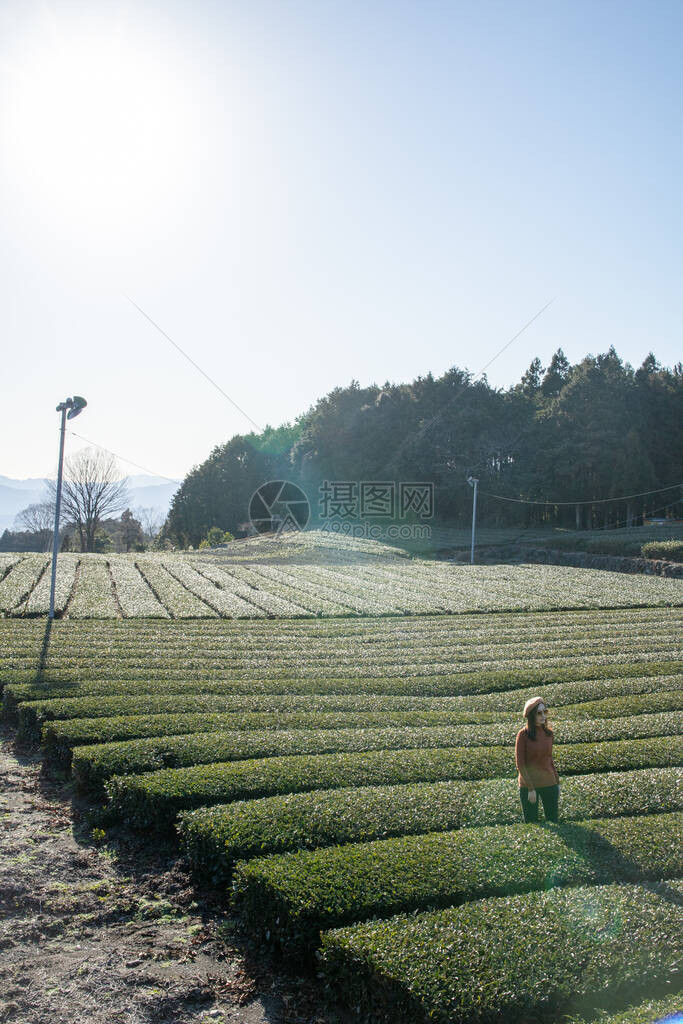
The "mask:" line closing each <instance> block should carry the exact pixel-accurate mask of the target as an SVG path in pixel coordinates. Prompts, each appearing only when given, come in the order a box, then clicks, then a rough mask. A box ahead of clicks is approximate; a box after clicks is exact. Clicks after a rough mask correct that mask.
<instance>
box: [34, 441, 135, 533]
mask: <svg viewBox="0 0 683 1024" xmlns="http://www.w3.org/2000/svg"><path fill="white" fill-rule="evenodd" d="M47 488H48V492H49V495H50V500H51V501H52V503H53V507H54V502H55V500H56V494H57V484H56V482H55V481H53V480H50V481H48V483H47ZM129 501H130V495H129V493H128V487H127V482H126V480H125V479H121V474H120V472H119V468H118V466H117V464H116V460H115V459H114V457H113V456H112V455H109V454H108V453H107V452H103V451H100V450H98V449H96V448H84V449H83V450H82V451H80V452H77V453H76V454H75V455H72V456H71V458H68V459H66V461H65V463H64V478H63V481H62V506H61V516H60V518H61V521H62V523H64V525H67V526H73V527H74V529H75V530H76V531H77V532H78V537H79V540H80V545H81V551H94V550H95V534H96V532H97V527H98V526H99V524H100V522H101V521H102V520H103V519H107V518H110V517H112V516H114V515H115V514H116V513H117V512H120V511H121V510H122V509H124V508H126V506H127V505H128V504H129Z"/></svg>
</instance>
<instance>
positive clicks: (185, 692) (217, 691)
mask: <svg viewBox="0 0 683 1024" xmlns="http://www.w3.org/2000/svg"><path fill="white" fill-rule="evenodd" d="M674 664H675V665H676V666H678V668H683V662H680V663H678V662H676V663H674ZM628 667H629V669H631V670H632V671H629V672H628V673H624V674H621V675H620V674H619V672H618V669H619V668H620V666H612V674H606V673H605V674H600V678H596V679H592V678H591V679H583V678H581V679H577V678H576V671H574V673H573V675H572V676H571V678H568V679H567V680H566V681H560V682H550V681H547V682H545V683H542V681H539V680H536V681H534V683H533V685H532V686H529V685H528V674H525V675H524V678H520V677H519V676H515V677H514V679H513V678H507V679H505V680H503V679H500V678H493V676H494V675H498V674H495V673H487V674H486V675H484V676H482V675H481V674H477V676H476V679H475V678H474V677H472V678H470V677H468V676H464V675H463V676H461V677H460V680H461V681H462V687H461V689H464V690H465V691H468V689H469V690H470V692H464V693H457V694H451V695H441V696H438V695H436V696H435V695H434V694H432V693H431V684H432V683H433V682H434V681H435V680H432V679H420V680H417V681H414V682H413V683H412V685H407V684H406V680H401V684H402V687H403V689H404V690H405V691H406V692H405V693H403V694H400V693H396V694H392V693H391V692H389V693H386V692H385V684H386V683H387V680H377V679H375V680H372V683H368V682H363V683H362V684H361V683H359V682H358V681H357V680H356V681H354V680H346V681H342V680H339V681H336V682H335V683H334V685H333V687H332V689H331V690H330V689H329V688H328V687H327V682H329V681H321V682H320V683H319V684H317V687H316V685H315V684H309V683H308V682H307V681H303V680H286V681H280V682H279V683H278V684H272V683H271V684H269V683H262V682H258V681H254V682H252V683H251V684H245V683H243V682H241V681H237V682H226V681H225V680H223V681H218V682H216V681H214V682H211V681H210V680H207V681H206V682H204V683H185V684H179V683H175V684H174V683H164V684H158V685H159V687H163V691H162V690H156V691H155V690H154V688H153V687H154V684H153V683H149V682H147V683H141V682H138V683H131V682H126V681H121V680H113V679H112V680H109V682H108V683H107V685H106V690H105V691H104V692H103V693H101V694H94V693H93V694H88V695H84V696H80V695H79V696H70V697H50V698H42V699H38V700H29V699H28V698H29V697H31V696H32V694H33V692H35V688H34V687H31V686H25V685H24V684H12V685H10V686H7V687H6V688H5V692H4V700H3V710H4V716H5V718H7V719H8V720H10V721H13V720H14V719H15V717H17V716H18V723H19V731H20V735H21V736H22V737H24V738H26V739H33V740H36V741H37V740H38V739H39V737H40V734H41V729H42V726H43V725H44V723H45V722H49V721H54V720H61V719H68V718H100V717H101V718H110V717H118V716H130V715H140V714H155V713H156V714H191V713H193V712H194V713H198V712H200V711H202V712H208V713H214V714H219V713H232V712H233V711H243V712H247V711H252V712H253V711H273V712H275V711H296V710H308V711H316V710H319V711H324V710H330V711H331V710H335V711H342V710H349V711H353V710H363V709H364V710H370V711H373V710H404V711H408V710H422V711H427V710H434V711H461V712H468V713H469V714H471V715H473V716H476V715H478V714H479V713H480V712H483V711H494V712H495V713H496V715H498V716H500V714H501V713H505V712H510V713H515V714H517V715H519V714H520V710H521V708H522V707H523V706H524V703H525V701H526V700H527V699H528V697H529V696H533V694H534V693H535V692H536V691H537V690H538V687H539V685H543V695H544V697H545V699H546V700H547V701H549V702H551V704H552V705H553V706H555V707H561V706H563V705H564V706H566V705H570V704H575V703H578V702H588V701H591V702H595V703H596V709H595V712H594V713H589V717H591V718H592V717H596V718H597V717H602V715H601V713H600V708H598V706H597V704H598V702H599V700H600V698H606V697H611V698H612V699H618V697H617V695H618V694H621V695H628V694H637V693H643V692H645V693H651V692H653V691H662V690H677V689H683V673H681V672H671V671H670V670H671V663H666V664H665V665H664V666H656V665H650V666H643V665H642V664H639V665H638V666H635V665H631V666H628ZM636 668H637V669H638V671H637V672H636V671H635V669H636ZM648 668H650V669H651V671H647V669H648ZM662 668H665V669H666V671H665V672H664V671H661V672H660V671H659V669H662ZM654 669H658V670H657V671H654ZM615 672H616V675H615V674H614V673H615ZM579 674H581V673H579ZM553 678H554V679H555V680H558V679H559V680H563V673H556V674H555V675H554V677H553ZM437 681H438V680H437ZM389 682H391V681H389ZM520 682H524V683H525V684H526V685H524V686H523V687H520V686H519V683H520ZM506 683H507V684H508V686H507V688H505V684H506ZM513 684H516V685H515V687H514V688H511V687H512V686H513ZM361 685H362V686H363V687H364V690H365V692H358V691H359V688H360V686H361ZM484 685H486V686H487V687H488V689H483V687H484ZM477 686H479V687H481V688H482V692H481V694H478V695H477V696H476V697H475V688H476V687H477ZM145 689H147V690H148V691H149V692H144V690H145ZM131 690H132V692H129V691H131ZM368 690H370V691H372V692H370V693H369V692H368ZM166 691H168V692H166ZM318 691H319V692H318ZM659 706H660V705H655V706H651V707H649V708H648V707H645V706H641V707H640V708H639V709H638V710H652V711H655V710H658V709H659ZM629 711H630V708H629V709H626V710H624V711H621V712H620V709H619V706H618V705H609V706H608V707H607V708H603V709H602V712H603V713H605V714H607V716H609V717H613V716H616V715H618V714H619V713H622V714H623V713H628V712H629ZM580 714H581V712H580V711H579V715H580ZM520 717H521V716H520ZM572 717H575V714H572ZM576 717H578V715H577V716H576ZM470 720H471V721H476V717H474V718H472V719H470Z"/></svg>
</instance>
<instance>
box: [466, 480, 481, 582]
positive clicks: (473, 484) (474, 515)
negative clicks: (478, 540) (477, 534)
mask: <svg viewBox="0 0 683 1024" xmlns="http://www.w3.org/2000/svg"><path fill="white" fill-rule="evenodd" d="M467 483H468V484H469V485H470V487H474V494H473V495H472V550H471V552H470V565H474V531H475V528H476V524H477V484H478V483H479V481H478V480H477V479H476V477H473V476H468V477H467Z"/></svg>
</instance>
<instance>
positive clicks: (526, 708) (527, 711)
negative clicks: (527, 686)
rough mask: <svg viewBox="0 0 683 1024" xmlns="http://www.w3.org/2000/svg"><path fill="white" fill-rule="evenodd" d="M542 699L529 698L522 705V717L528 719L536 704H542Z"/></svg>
mask: <svg viewBox="0 0 683 1024" xmlns="http://www.w3.org/2000/svg"><path fill="white" fill-rule="evenodd" d="M544 703H545V701H544V700H543V697H529V699H528V701H527V702H526V704H525V705H524V712H523V714H524V717H525V718H528V717H529V715H530V714H531V712H532V711H533V710H534V708H535V707H536V705H537V704H544Z"/></svg>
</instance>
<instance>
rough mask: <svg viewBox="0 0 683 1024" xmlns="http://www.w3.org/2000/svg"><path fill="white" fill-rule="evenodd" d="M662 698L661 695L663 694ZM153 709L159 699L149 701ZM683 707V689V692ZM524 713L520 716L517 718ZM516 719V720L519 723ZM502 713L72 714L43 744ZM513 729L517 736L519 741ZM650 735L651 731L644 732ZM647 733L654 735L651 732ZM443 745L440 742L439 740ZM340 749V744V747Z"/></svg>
mask: <svg viewBox="0 0 683 1024" xmlns="http://www.w3.org/2000/svg"><path fill="white" fill-rule="evenodd" d="M658 696H659V695H658ZM150 704H151V706H152V708H153V706H154V702H153V701H150ZM681 707H683V691H681ZM517 717H519V716H517ZM516 721H517V718H515V722H516ZM499 722H500V715H496V713H495V712H494V711H481V712H476V711H475V712H469V713H468V712H465V711H381V710H379V711H279V712H277V711H255V712H247V713H246V714H241V713H240V712H238V711H231V712H227V713H216V714H211V713H188V714H173V715H171V714H166V715H164V714H156V713H152V714H149V715H140V714H138V715H119V716H116V717H113V718H68V719H61V720H59V721H52V722H47V723H46V724H45V725H44V726H43V731H42V743H43V746H44V748H45V753H46V757H47V759H48V760H50V761H61V762H62V763H63V762H64V760H65V758H66V756H67V753H68V756H69V759H70V752H71V749H72V748H73V747H79V746H83V745H85V744H105V743H115V742H121V741H124V740H137V739H144V738H152V737H170V736H173V737H177V736H182V735H186V734H189V733H206V732H241V731H243V730H244V731H247V732H257V731H260V732H264V731H267V732H271V733H272V732H275V731H281V730H285V731H286V730H292V729H303V730H310V729H318V730H320V729H324V730H334V729H359V728H362V729H371V728H377V729H388V728H392V727H393V728H398V727H403V728H405V727H411V726H412V727H418V726H422V727H426V728H429V727H432V728H434V727H443V726H455V725H459V726H462V727H463V728H464V729H465V731H464V732H463V735H464V736H467V735H468V729H469V730H471V729H472V728H474V723H479V727H481V725H482V724H484V723H496V726H498V724H499ZM514 735H515V734H514V733H513V740H514ZM641 735H646V733H641ZM647 735H655V734H653V733H647ZM437 745H438V744H437ZM336 749H338V748H336Z"/></svg>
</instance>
